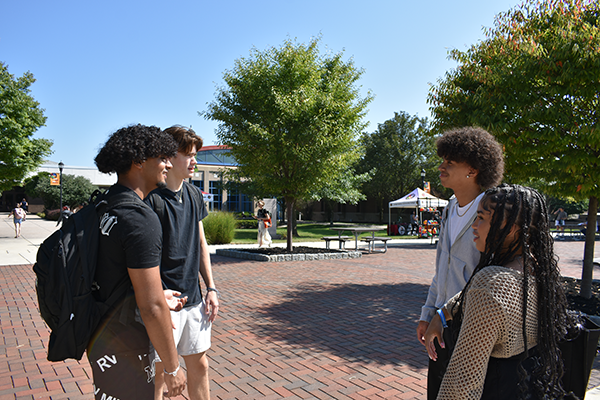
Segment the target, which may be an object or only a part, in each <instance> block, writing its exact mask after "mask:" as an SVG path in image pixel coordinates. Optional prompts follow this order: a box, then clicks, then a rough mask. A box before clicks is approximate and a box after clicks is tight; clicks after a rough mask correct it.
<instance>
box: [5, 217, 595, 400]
mask: <svg viewBox="0 0 600 400" xmlns="http://www.w3.org/2000/svg"><path fill="white" fill-rule="evenodd" d="M0 217H2V220H1V222H0V254H1V256H0V265H3V266H2V267H0V289H1V293H2V297H1V300H0V329H1V330H2V338H3V341H2V342H0V343H1V344H0V346H1V347H2V350H3V351H2V352H1V353H0V400H4V399H25V398H36V399H38V398H45V399H48V398H52V399H66V398H70V399H80V398H81V399H90V398H92V384H91V379H90V376H91V370H90V368H89V366H88V362H87V359H86V358H85V356H84V358H83V359H82V360H81V361H80V362H78V361H74V360H69V361H67V362H60V363H50V362H48V361H46V353H45V348H44V345H45V343H47V340H48V336H49V332H48V329H47V327H46V326H45V324H44V323H43V322H42V320H41V318H40V317H39V314H38V312H37V305H36V299H35V291H34V276H33V272H32V271H31V264H32V263H33V262H34V260H35V253H36V251H37V246H38V245H39V243H41V241H42V240H43V239H44V238H45V237H47V236H48V235H49V234H50V233H51V232H52V231H53V230H55V229H56V223H55V222H54V223H53V222H48V221H43V220H40V219H38V218H37V217H30V218H29V219H28V220H27V221H26V222H25V224H24V225H23V232H22V237H21V238H14V229H13V224H12V219H10V218H6V214H0ZM302 245H307V244H306V243H302ZM310 245H313V244H310ZM314 245H315V246H316V245H318V246H323V244H322V243H315V244H314ZM583 245H584V243H583V242H582V241H570V240H565V241H557V243H556V251H557V254H559V256H560V257H561V260H560V266H561V271H562V273H563V275H566V276H573V277H576V278H580V277H581V258H582V254H583ZM223 247H232V246H231V245H229V246H223ZM243 247H248V246H243ZM351 247H353V246H351ZM362 247H364V245H363V246H362ZM215 248H216V246H211V253H213V254H212V256H211V259H212V263H213V271H214V275H215V281H216V282H217V287H218V288H219V290H220V292H221V309H220V314H219V317H218V319H217V321H216V322H215V324H214V326H213V346H212V349H211V350H209V352H208V354H209V358H210V367H211V371H210V379H211V395H212V398H214V399H380V398H391V399H425V398H426V396H425V387H426V367H427V354H426V352H425V350H424V348H423V347H422V346H421V345H420V344H419V343H418V342H417V341H416V337H415V328H416V321H417V319H418V317H419V313H420V307H421V305H422V303H423V301H424V299H425V297H426V294H427V288H428V285H429V283H430V281H431V277H432V275H433V272H434V260H435V246H434V245H431V244H430V241H429V240H419V241H417V240H413V241H398V240H395V241H392V242H390V243H389V250H388V252H387V253H385V254H382V253H374V254H368V253H366V252H363V256H362V258H358V259H350V260H326V261H297V262H281V263H264V262H255V261H243V260H238V259H232V258H226V257H221V256H216V255H214V252H215ZM599 254H600V251H599V250H598V249H597V250H596V257H598V255H599ZM595 367H596V369H595V370H594V371H593V373H592V377H591V379H590V388H593V387H596V386H598V385H600V371H599V370H598V369H597V368H598V366H597V365H596V366H595ZM592 396H594V397H592ZM595 396H598V397H595ZM179 398H187V397H186V396H185V395H184V396H181V397H179ZM586 398H587V399H593V398H600V389H594V390H591V391H590V392H589V393H588V395H587V396H586Z"/></svg>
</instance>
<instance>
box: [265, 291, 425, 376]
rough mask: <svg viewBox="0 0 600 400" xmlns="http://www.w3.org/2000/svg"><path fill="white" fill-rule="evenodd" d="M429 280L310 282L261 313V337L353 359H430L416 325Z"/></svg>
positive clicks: (417, 364) (412, 361)
mask: <svg viewBox="0 0 600 400" xmlns="http://www.w3.org/2000/svg"><path fill="white" fill-rule="evenodd" d="M427 290H428V286H427V285H422V284H411V283H400V284H390V285H357V284H348V285H332V286H320V285H308V286H300V287H295V288H294V293H292V294H290V295H288V296H286V299H285V301H283V302H282V303H280V304H276V305H272V306H267V307H263V308H262V309H260V310H259V311H258V312H259V313H260V314H262V316H263V317H264V319H262V318H258V319H257V320H256V321H255V322H254V323H255V324H256V327H255V328H256V331H255V333H257V334H258V335H259V336H263V335H264V336H268V337H270V338H272V339H274V340H284V341H286V342H288V343H289V344H290V345H292V346H298V347H302V348H317V349H320V350H322V351H327V352H330V353H333V354H336V355H337V356H339V357H343V358H344V359H346V360H348V361H364V362H375V363H379V364H409V365H411V366H414V367H417V368H422V367H423V363H424V359H425V358H427V356H426V353H425V350H424V347H423V346H422V345H421V344H420V343H419V342H418V341H417V338H416V326H417V321H418V319H419V316H420V310H421V306H422V304H423V303H424V301H425V298H426V296H427Z"/></svg>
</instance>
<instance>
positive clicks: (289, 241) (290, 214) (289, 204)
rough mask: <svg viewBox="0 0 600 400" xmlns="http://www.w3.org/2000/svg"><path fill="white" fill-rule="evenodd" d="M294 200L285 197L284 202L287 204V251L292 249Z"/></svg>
mask: <svg viewBox="0 0 600 400" xmlns="http://www.w3.org/2000/svg"><path fill="white" fill-rule="evenodd" d="M295 203H296V201H295V200H293V199H289V198H286V199H285V204H286V206H287V210H286V212H287V251H292V250H294V245H293V240H292V239H293V238H292V235H293V233H294V227H293V225H294V224H293V220H294V204H295Z"/></svg>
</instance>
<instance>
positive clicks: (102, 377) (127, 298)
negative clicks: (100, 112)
mask: <svg viewBox="0 0 600 400" xmlns="http://www.w3.org/2000/svg"><path fill="white" fill-rule="evenodd" d="M176 152H177V144H176V143H175V142H174V141H173V139H172V137H171V136H170V135H167V134H165V133H164V132H163V131H161V130H160V129H159V128H157V127H153V126H151V127H149V126H144V125H135V126H130V127H126V128H122V129H119V130H118V131H117V132H115V133H114V134H112V135H111V136H110V137H109V139H108V141H107V142H106V144H105V145H104V147H102V149H101V150H100V152H99V153H98V155H97V156H96V159H95V161H96V165H97V166H98V169H99V170H100V172H103V173H109V174H110V173H116V174H117V183H116V184H114V185H113V186H111V187H110V188H109V189H108V191H107V192H106V197H105V200H106V201H107V202H108V208H107V210H106V212H105V213H104V214H103V215H101V216H100V235H99V236H100V238H99V247H98V267H97V272H96V276H95V278H96V282H95V285H96V290H95V291H94V295H95V296H96V298H97V299H98V300H102V301H105V300H106V299H108V298H109V297H110V296H111V295H114V294H115V293H117V294H116V295H117V296H118V295H119V293H120V292H122V291H123V288H125V289H126V288H130V287H133V293H131V292H129V293H125V294H123V295H122V300H120V301H119V302H117V304H116V306H114V307H113V308H112V309H111V310H109V312H107V313H106V316H105V317H104V319H103V320H102V321H101V323H100V324H99V327H98V328H97V330H96V332H95V334H94V338H93V340H92V342H91V343H90V344H89V346H88V349H87V355H88V360H89V362H90V365H91V367H92V373H93V379H94V395H95V398H96V399H97V400H100V399H107V398H113V399H151V398H152V397H153V396H154V384H153V370H152V364H151V362H150V360H149V357H148V354H149V345H150V342H149V340H152V343H153V344H154V347H155V349H156V351H158V353H159V354H160V356H161V357H162V359H163V361H164V368H165V370H166V371H167V373H168V375H166V376H167V378H166V379H165V381H166V384H167V388H168V393H169V396H170V397H171V396H177V395H179V394H181V393H182V392H183V389H184V388H185V384H186V378H185V375H184V373H183V370H181V369H180V367H179V358H178V355H177V349H176V347H175V343H174V341H173V332H172V331H173V328H172V326H171V316H170V314H169V305H168V304H167V301H165V294H164V293H163V288H162V284H161V278H160V266H159V265H160V255H161V248H162V231H161V226H160V221H159V219H158V217H157V215H156V213H154V211H153V210H152V209H151V208H150V207H148V205H147V204H146V203H144V202H143V201H142V199H143V198H144V197H146V196H147V195H148V193H150V192H151V191H152V190H154V189H156V188H157V187H160V186H163V185H165V180H166V175H167V170H168V169H170V168H171V163H170V162H169V160H168V158H169V157H172V156H174V155H175V153H176ZM136 306H137V309H136ZM140 318H141V320H140ZM142 320H143V323H142Z"/></svg>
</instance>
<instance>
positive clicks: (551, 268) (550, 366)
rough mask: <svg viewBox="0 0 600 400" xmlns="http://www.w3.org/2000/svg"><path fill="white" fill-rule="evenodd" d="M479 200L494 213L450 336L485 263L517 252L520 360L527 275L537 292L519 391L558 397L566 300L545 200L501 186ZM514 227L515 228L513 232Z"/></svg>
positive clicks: (497, 261)
mask: <svg viewBox="0 0 600 400" xmlns="http://www.w3.org/2000/svg"><path fill="white" fill-rule="evenodd" d="M480 204H481V206H482V207H483V208H484V209H485V210H486V211H493V213H492V217H491V222H490V230H489V233H488V236H487V238H486V242H485V251H484V252H483V253H482V255H481V259H480V261H479V264H478V265H477V267H476V268H475V270H474V271H473V275H472V276H471V278H470V279H469V281H468V282H467V284H466V285H465V288H464V290H463V291H462V292H461V294H460V296H459V299H458V301H457V302H456V304H455V307H458V309H457V312H456V313H455V318H454V319H455V324H454V325H453V326H454V328H453V336H454V338H455V340H456V338H457V337H458V333H459V331H460V325H461V322H462V318H463V305H464V301H465V296H468V290H469V286H470V285H471V281H472V280H473V276H475V274H476V273H477V272H478V271H481V270H482V269H484V268H486V267H488V266H492V265H499V266H503V265H506V264H508V263H509V262H510V261H512V260H513V259H514V258H515V257H517V256H519V255H520V256H522V260H523V304H522V308H523V315H522V317H523V340H524V346H525V350H524V351H525V358H527V357H528V356H529V349H528V345H527V335H526V316H527V298H528V289H529V277H530V276H532V277H533V278H534V280H535V285H536V286H537V292H538V321H537V328H538V329H537V354H538V355H537V356H536V358H535V361H534V365H533V366H532V367H531V368H528V369H529V371H528V370H526V369H525V368H524V367H523V364H522V363H521V365H520V367H519V372H520V375H521V385H520V389H521V394H522V396H523V397H524V398H526V397H527V394H526V393H534V394H535V395H534V396H535V398H548V399H558V398H562V397H563V396H564V395H565V392H564V390H563V389H562V386H561V382H560V381H561V377H562V374H563V366H562V358H561V354H560V350H559V348H558V342H559V340H560V339H562V338H563V337H564V335H565V333H566V329H567V325H568V320H567V299H566V296H565V293H564V291H563V289H562V286H561V285H560V282H559V278H560V273H559V269H558V262H557V257H556V256H555V254H554V248H553V239H552V236H551V235H550V229H549V218H548V209H547V207H546V203H545V201H544V198H543V197H542V195H541V194H540V193H539V192H537V191H536V190H534V189H531V188H528V187H524V186H519V185H506V184H503V185H500V186H498V187H495V188H491V189H488V190H487V191H486V192H485V195H484V197H483V198H482V199H481V203H480ZM514 226H516V227H517V228H518V229H516V230H514V229H513V227H514ZM511 231H512V233H513V234H512V236H511ZM526 382H529V383H526ZM527 386H529V387H527Z"/></svg>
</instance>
